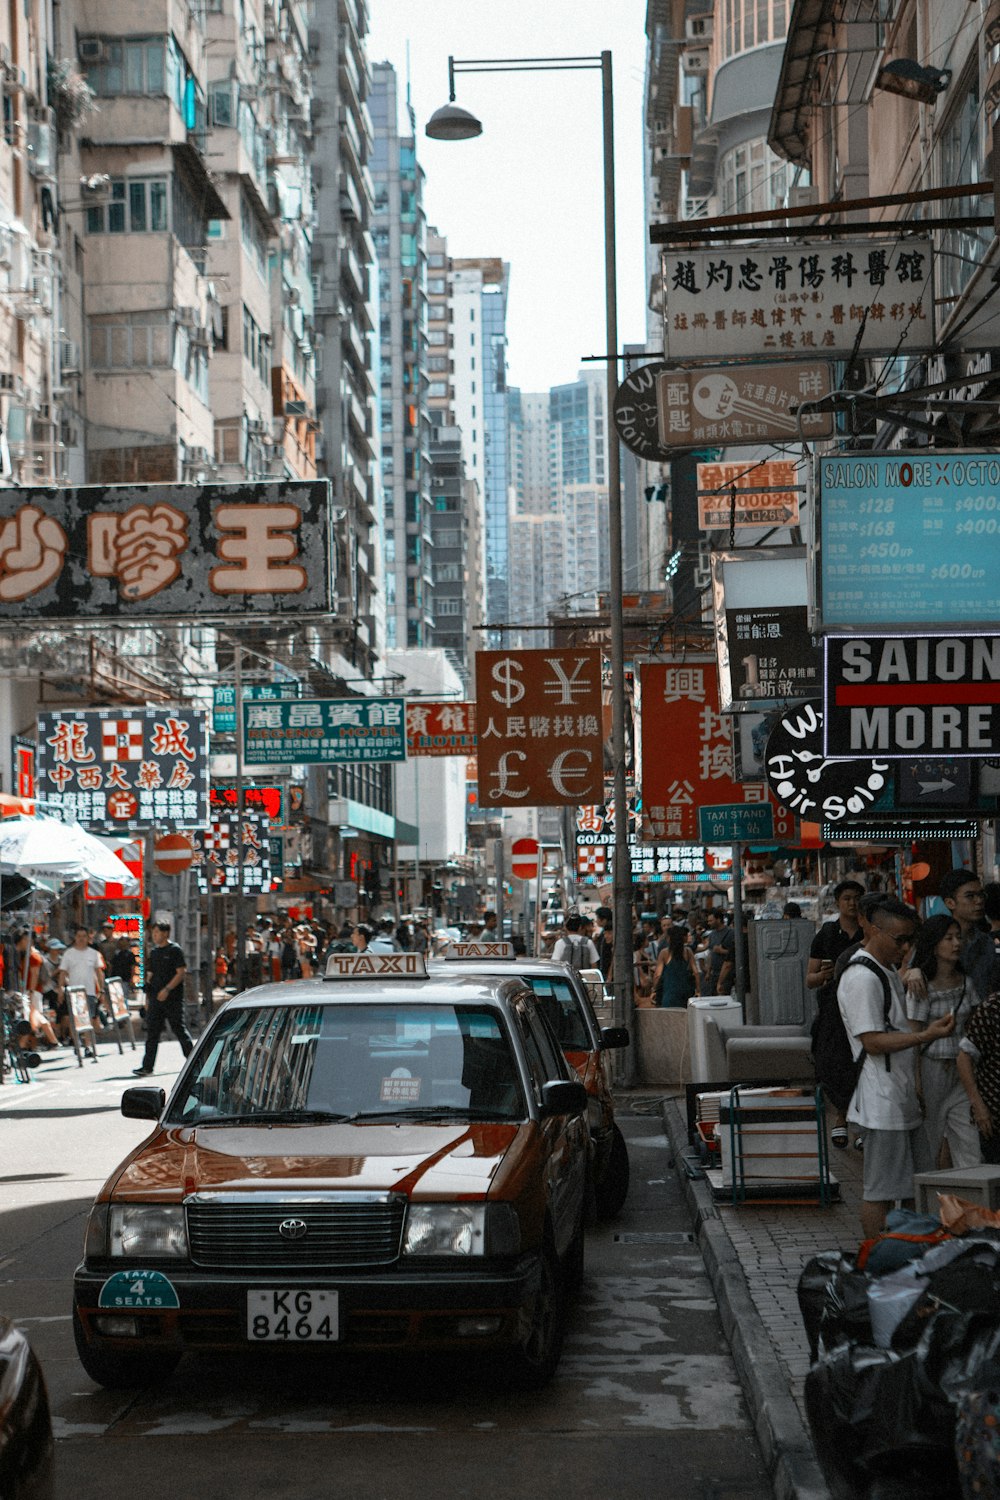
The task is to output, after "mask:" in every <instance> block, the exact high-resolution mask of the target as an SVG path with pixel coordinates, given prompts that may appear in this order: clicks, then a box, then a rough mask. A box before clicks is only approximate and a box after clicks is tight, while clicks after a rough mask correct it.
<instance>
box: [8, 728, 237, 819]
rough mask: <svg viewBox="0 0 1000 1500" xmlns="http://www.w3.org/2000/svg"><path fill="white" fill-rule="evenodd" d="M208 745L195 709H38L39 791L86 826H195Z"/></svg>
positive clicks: (204, 800)
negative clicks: (43, 710) (41, 710)
mask: <svg viewBox="0 0 1000 1500" xmlns="http://www.w3.org/2000/svg"><path fill="white" fill-rule="evenodd" d="M207 751H208V729H207V720H206V715H205V714H204V713H203V712H201V711H200V710H198V709H189V708H97V709H68V710H65V711H59V710H51V711H46V712H43V713H40V714H39V715H38V766H37V781H38V796H39V798H40V799H43V800H46V801H48V802H51V803H52V804H54V805H55V806H57V807H58V808H60V810H61V811H62V812H63V813H64V814H66V815H68V816H69V817H72V818H76V819H77V821H78V822H80V823H83V824H85V825H87V826H100V825H107V826H110V827H112V828H115V829H121V828H138V827H148V826H150V825H155V826H156V827H158V828H200V827H201V826H202V825H203V824H204V823H205V822H206V821H207V819H208V753H207Z"/></svg>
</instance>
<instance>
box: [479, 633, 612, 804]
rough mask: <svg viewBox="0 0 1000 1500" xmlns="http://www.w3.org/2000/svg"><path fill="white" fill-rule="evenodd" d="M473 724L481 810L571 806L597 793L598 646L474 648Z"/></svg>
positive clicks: (600, 740) (600, 766) (600, 760)
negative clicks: (556, 648)
mask: <svg viewBox="0 0 1000 1500" xmlns="http://www.w3.org/2000/svg"><path fill="white" fill-rule="evenodd" d="M476 722H477V725H478V729H477V739H478V749H477V754H478V757H479V801H480V803H481V804H482V806H483V807H486V808H491V807H562V806H565V805H571V806H574V807H575V806H577V805H579V804H580V803H581V802H597V801H599V800H600V798H601V797H602V796H603V790H604V736H603V731H602V712H601V653H600V649H599V648H598V647H596V646H582V647H578V648H571V647H566V648H560V649H558V650H552V651H480V652H479V653H478V655H477V656H476Z"/></svg>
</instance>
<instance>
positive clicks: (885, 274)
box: [660, 239, 934, 362]
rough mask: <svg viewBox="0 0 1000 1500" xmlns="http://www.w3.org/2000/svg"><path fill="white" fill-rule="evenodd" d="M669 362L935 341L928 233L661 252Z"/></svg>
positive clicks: (909, 347) (873, 349)
mask: <svg viewBox="0 0 1000 1500" xmlns="http://www.w3.org/2000/svg"><path fill="white" fill-rule="evenodd" d="M660 266H661V271H662V276H663V302H664V325H663V348H664V354H665V356H666V358H667V359H668V360H684V359H698V360H716V361H720V360H721V361H726V362H728V361H731V360H734V359H741V358H744V357H746V358H752V357H754V356H759V355H772V356H773V357H779V356H781V355H783V354H784V355H789V354H799V355H809V354H812V355H813V356H816V355H822V356H823V357H824V358H831V357H833V358H835V357H841V356H847V355H851V354H852V352H853V353H858V354H861V355H865V354H876V353H893V354H900V353H902V354H909V353H913V352H914V351H925V350H928V349H931V348H933V346H934V304H933V285H932V279H931V244H930V241H929V240H926V239H907V240H899V239H895V240H883V241H869V242H868V243H866V244H865V245H864V246H858V245H851V246H847V245H843V244H836V243H834V244H831V243H830V242H829V241H816V242H814V243H811V244H798V245H774V244H756V245H740V246H738V247H733V248H732V249H724V248H719V249H715V250H691V249H688V248H685V247H682V248H680V249H671V250H664V251H663V253H662V256H661V261H660Z"/></svg>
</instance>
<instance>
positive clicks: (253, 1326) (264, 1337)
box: [247, 1287, 340, 1344]
mask: <svg viewBox="0 0 1000 1500" xmlns="http://www.w3.org/2000/svg"><path fill="white" fill-rule="evenodd" d="M339 1313H340V1310H339V1307H338V1294H337V1293H336V1292H321V1291H306V1290H304V1289H303V1288H302V1287H296V1288H294V1289H293V1290H290V1291H281V1290H269V1291H266V1292H265V1291H256V1290H255V1291H252V1292H247V1338H248V1339H249V1340H250V1342H251V1343H279V1344H332V1343H334V1342H335V1341H336V1340H337V1339H338V1338H339V1337H340V1316H339Z"/></svg>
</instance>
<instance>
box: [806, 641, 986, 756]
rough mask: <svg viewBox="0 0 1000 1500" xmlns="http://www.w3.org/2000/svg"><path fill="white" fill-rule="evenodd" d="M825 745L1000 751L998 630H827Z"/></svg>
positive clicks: (884, 750) (912, 751) (830, 748)
mask: <svg viewBox="0 0 1000 1500" xmlns="http://www.w3.org/2000/svg"><path fill="white" fill-rule="evenodd" d="M824 647H825V651H824V655H825V666H824V695H825V696H824V704H825V711H824V716H823V717H824V727H825V731H826V733H825V740H824V745H823V750H824V753H825V754H826V755H827V756H830V757H834V756H836V757H846V758H850V759H853V758H855V757H858V756H868V755H878V756H880V757H882V758H887V759H892V760H913V759H914V757H925V756H931V757H939V756H947V757H964V756H974V757H975V758H976V759H980V758H991V757H995V756H997V755H1000V635H977V636H965V635H931V636H927V635H871V636H863V637H858V636H840V635H828V636H827V637H826V639H825V642H824Z"/></svg>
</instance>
